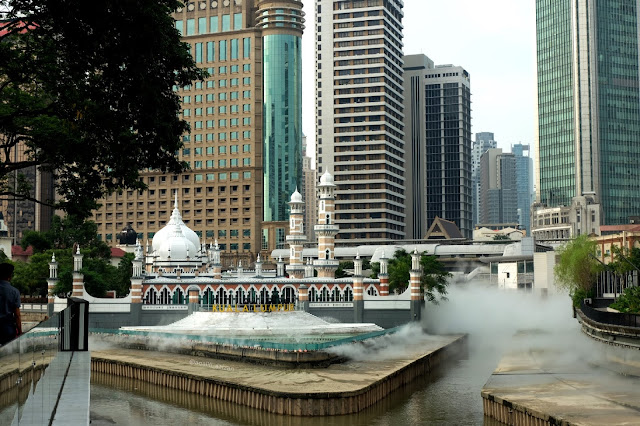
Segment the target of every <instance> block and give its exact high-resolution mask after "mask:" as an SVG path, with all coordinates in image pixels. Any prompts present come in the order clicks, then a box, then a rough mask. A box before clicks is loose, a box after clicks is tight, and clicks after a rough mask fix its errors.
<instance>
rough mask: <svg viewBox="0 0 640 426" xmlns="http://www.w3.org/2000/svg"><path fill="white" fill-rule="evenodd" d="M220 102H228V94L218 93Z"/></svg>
mask: <svg viewBox="0 0 640 426" xmlns="http://www.w3.org/2000/svg"><path fill="white" fill-rule="evenodd" d="M218 100H219V101H226V100H227V92H220V93H218Z"/></svg>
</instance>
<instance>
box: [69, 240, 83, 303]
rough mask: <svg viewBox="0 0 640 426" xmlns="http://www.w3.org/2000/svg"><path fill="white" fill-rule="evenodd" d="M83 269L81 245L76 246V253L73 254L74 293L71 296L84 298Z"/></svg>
mask: <svg viewBox="0 0 640 426" xmlns="http://www.w3.org/2000/svg"><path fill="white" fill-rule="evenodd" d="M81 269H82V254H80V245H79V244H76V252H75V253H74V254H73V291H72V292H71V296H73V297H83V293H84V275H83V274H82V272H80V270H81Z"/></svg>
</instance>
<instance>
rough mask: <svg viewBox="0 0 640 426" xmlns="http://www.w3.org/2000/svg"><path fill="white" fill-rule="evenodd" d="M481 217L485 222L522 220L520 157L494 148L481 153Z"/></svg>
mask: <svg viewBox="0 0 640 426" xmlns="http://www.w3.org/2000/svg"><path fill="white" fill-rule="evenodd" d="M479 176H480V184H479V190H480V191H479V192H480V196H479V200H480V203H479V207H480V210H479V215H478V216H479V219H480V222H481V223H485V224H491V223H519V222H518V192H517V191H518V189H517V184H516V157H515V155H513V154H510V153H503V152H502V149H501V148H491V149H488V150H487V151H485V152H484V154H482V156H481V157H480V167H479Z"/></svg>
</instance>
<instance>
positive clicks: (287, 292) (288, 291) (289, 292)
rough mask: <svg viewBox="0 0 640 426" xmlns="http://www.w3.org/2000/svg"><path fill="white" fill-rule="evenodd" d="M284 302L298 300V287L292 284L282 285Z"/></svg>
mask: <svg viewBox="0 0 640 426" xmlns="http://www.w3.org/2000/svg"><path fill="white" fill-rule="evenodd" d="M281 298H282V303H295V301H296V289H295V288H293V286H291V285H285V286H284V287H282V296H281Z"/></svg>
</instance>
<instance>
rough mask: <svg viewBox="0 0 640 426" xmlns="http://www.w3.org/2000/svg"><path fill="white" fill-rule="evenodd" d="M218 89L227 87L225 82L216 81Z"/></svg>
mask: <svg viewBox="0 0 640 426" xmlns="http://www.w3.org/2000/svg"><path fill="white" fill-rule="evenodd" d="M218 87H227V80H218Z"/></svg>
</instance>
